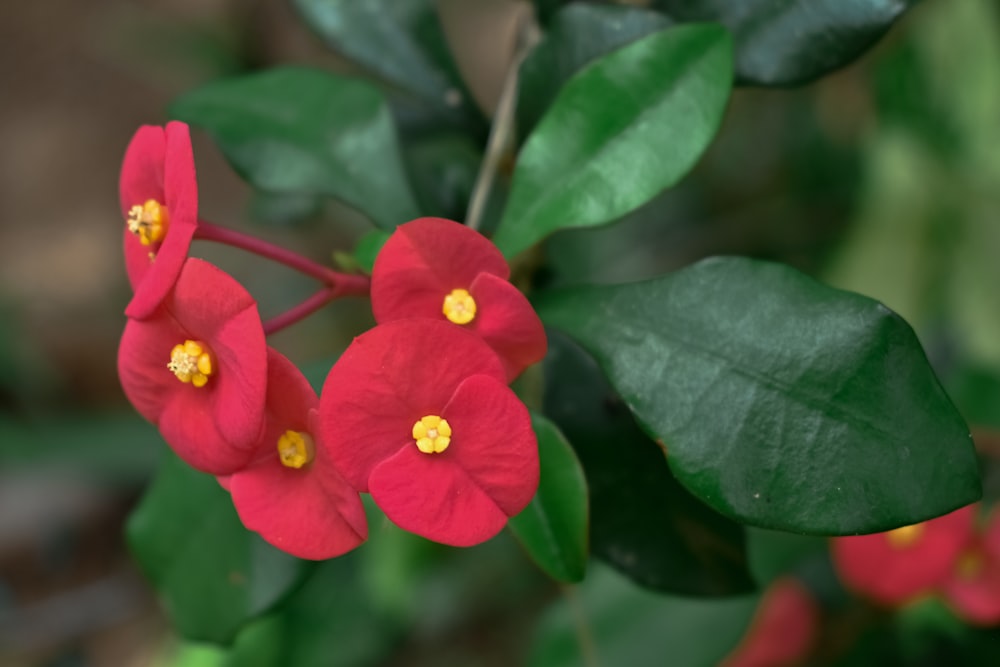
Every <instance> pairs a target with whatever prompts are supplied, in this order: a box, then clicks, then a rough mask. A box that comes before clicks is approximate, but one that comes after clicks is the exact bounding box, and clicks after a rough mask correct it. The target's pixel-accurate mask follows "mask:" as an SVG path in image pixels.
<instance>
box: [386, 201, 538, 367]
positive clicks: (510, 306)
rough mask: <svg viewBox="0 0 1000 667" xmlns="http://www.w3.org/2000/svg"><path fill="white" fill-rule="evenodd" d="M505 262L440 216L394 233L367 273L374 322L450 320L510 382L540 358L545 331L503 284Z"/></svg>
mask: <svg viewBox="0 0 1000 667" xmlns="http://www.w3.org/2000/svg"><path fill="white" fill-rule="evenodd" d="M509 277H510V267H508V266H507V261H506V260H505V259H504V258H503V255H501V254H500V251H499V250H497V248H496V246H494V245H493V244H492V243H490V241H489V240H487V239H486V237H484V236H483V235H482V234H480V233H479V232H477V231H475V230H473V229H469V228H468V227H466V226H465V225H462V224H459V223H457V222H453V221H451V220H445V219H442V218H420V219H417V220H413V221H411V222H407V223H405V224H403V225H400V226H399V227H397V228H396V231H395V232H394V233H393V234H392V236H390V237H389V240H388V241H386V243H385V245H384V246H383V247H382V250H381V252H380V253H379V255H378V258H377V259H376V260H375V266H374V269H373V271H372V286H371V298H372V312H373V313H374V314H375V319H376V321H378V322H379V323H384V322H391V321H393V320H400V319H405V318H410V317H429V318H434V319H436V320H441V321H450V322H453V323H455V324H457V325H459V326H461V327H462V328H464V329H466V330H467V331H471V332H473V333H475V334H476V335H478V336H479V337H480V338H482V339H483V340H484V341H486V343H487V344H488V345H489V346H490V347H491V348H493V350H494V352H496V354H497V355H499V357H500V360H501V361H502V362H503V364H504V369H505V373H506V378H507V380H508V381H509V380H512V379H514V378H515V377H517V376H518V375H519V374H520V373H521V371H523V370H524V369H525V368H527V367H528V366H530V365H531V364H533V363H535V362H537V361H540V360H541V359H542V357H544V356H545V350H546V340H545V330H544V328H543V327H542V323H541V320H539V319H538V315H536V314H535V311H534V309H533V308H532V307H531V304H530V303H528V299H527V298H525V296H524V295H523V294H521V292H520V291H519V290H518V289H517V288H516V287H514V286H513V285H512V284H510V282H508V280H507V279H508V278H509Z"/></svg>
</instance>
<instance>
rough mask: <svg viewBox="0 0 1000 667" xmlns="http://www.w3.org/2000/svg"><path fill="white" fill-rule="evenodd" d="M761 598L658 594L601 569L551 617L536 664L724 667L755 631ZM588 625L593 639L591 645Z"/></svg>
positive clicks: (538, 647) (548, 666) (538, 646)
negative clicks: (755, 614)
mask: <svg viewBox="0 0 1000 667" xmlns="http://www.w3.org/2000/svg"><path fill="white" fill-rule="evenodd" d="M757 600H758V598H757V596H754V595H750V596H743V597H736V598H728V599H723V600H698V599H690V598H681V597H670V596H663V595H655V594H652V593H649V592H647V591H643V590H641V589H639V588H636V587H635V586H634V585H633V584H631V583H630V582H629V581H627V580H626V579H623V578H622V577H621V576H620V575H618V574H615V573H614V572H612V571H610V570H607V569H604V568H600V567H594V568H593V571H592V572H591V573H590V574H589V575H588V576H587V580H586V581H585V582H584V583H583V584H582V585H581V586H578V587H575V588H574V589H572V590H571V591H570V592H569V593H568V594H567V597H566V598H565V599H563V600H558V601H557V602H555V603H554V604H553V608H552V609H551V610H550V611H549V613H548V614H547V615H546V616H545V617H544V618H543V620H542V623H541V626H540V628H539V632H538V635H537V637H536V640H535V644H534V646H533V648H532V651H531V657H530V659H529V660H528V665H529V667H578V666H579V665H623V666H624V665H627V666H628V667H652V666H654V665H656V666H657V667H660V666H662V665H676V666H677V667H705V666H708V665H718V664H719V663H720V661H721V660H722V658H724V657H725V656H726V655H727V654H728V653H729V652H730V651H731V650H732V649H733V648H734V647H735V646H736V644H737V642H739V640H740V637H741V636H742V635H743V633H744V631H745V630H746V628H747V627H748V626H749V624H750V619H751V618H752V616H753V612H754V608H755V607H756V605H757ZM581 626H583V627H585V628H586V629H587V630H586V631H587V633H588V634H587V638H586V640H584V641H581V637H580V634H581V631H580V628H581Z"/></svg>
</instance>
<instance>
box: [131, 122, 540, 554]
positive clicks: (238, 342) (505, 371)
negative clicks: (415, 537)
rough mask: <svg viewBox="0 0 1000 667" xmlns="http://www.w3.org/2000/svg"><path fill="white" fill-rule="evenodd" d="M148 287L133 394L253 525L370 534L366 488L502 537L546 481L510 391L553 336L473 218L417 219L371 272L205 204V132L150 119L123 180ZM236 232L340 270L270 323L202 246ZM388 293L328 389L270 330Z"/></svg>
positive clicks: (312, 268) (138, 262)
mask: <svg viewBox="0 0 1000 667" xmlns="http://www.w3.org/2000/svg"><path fill="white" fill-rule="evenodd" d="M120 197H121V209H122V216H123V218H124V220H125V241H124V245H125V263H126V267H127V270H128V275H129V280H130V283H131V284H132V287H133V291H134V295H133V297H132V300H131V302H130V303H129V305H128V307H127V308H126V315H127V316H128V322H127V324H126V326H125V331H124V333H123V335H122V340H121V344H120V347H119V354H118V370H119V376H120V378H121V383H122V387H123V389H124V391H125V394H126V396H127V397H128V398H129V400H130V401H131V402H132V404H133V405H134V406H135V408H136V409H137V410H138V411H139V413H141V414H142V416H143V417H145V418H146V419H147V420H149V421H150V422H152V423H153V424H155V425H156V426H157V427H158V428H159V430H160V433H161V435H162V436H163V438H164V440H165V441H166V442H167V444H168V445H169V446H170V447H171V448H172V449H173V450H174V452H175V453H176V454H177V455H178V456H179V457H180V458H182V459H183V460H184V461H186V462H187V463H188V464H189V465H191V466H192V467H194V468H196V469H198V470H201V471H204V472H207V473H211V474H213V475H216V476H217V477H218V479H219V482H220V484H222V486H224V487H225V488H226V489H228V490H229V492H230V494H231V496H232V499H233V503H234V505H235V507H236V509H237V512H238V513H239V516H240V518H241V519H242V521H243V523H244V524H245V525H246V526H247V528H249V529H251V530H254V531H257V532H259V533H260V534H261V535H262V536H263V537H264V539H266V540H267V541H269V542H271V543H272V544H274V545H275V546H277V547H279V548H281V549H283V550H285V551H287V552H289V553H291V554H293V555H296V556H299V557H302V558H309V559H323V558H330V557H333V556H337V555H340V554H342V553H345V552H346V551H349V550H350V549H353V548H354V547H356V546H358V545H359V544H360V543H361V542H363V541H364V540H365V539H366V537H367V523H366V518H365V512H364V508H363V506H362V503H361V499H360V493H362V492H363V493H370V494H371V496H372V498H373V500H374V501H375V503H376V504H378V505H379V506H380V507H381V509H382V510H383V511H384V512H385V514H386V516H388V517H389V518H390V519H391V520H392V521H394V522H395V523H397V524H398V525H399V526H401V527H402V528H404V529H406V530H409V531H412V532H414V533H417V534H419V535H422V536H424V537H427V538H429V539H432V540H436V541H438V542H442V543H445V544H451V545H456V546H467V545H472V544H477V543H479V542H482V541H484V540H487V539H489V538H491V537H493V536H494V535H495V534H496V533H497V532H499V531H500V530H501V529H502V528H503V526H504V525H505V524H506V521H507V519H508V518H509V517H511V516H513V515H515V514H517V513H518V512H520V511H521V510H522V509H523V508H524V507H525V506H526V505H527V504H528V503H529V502H530V500H531V498H532V497H533V495H534V493H535V490H536V488H537V486H538V453H537V443H536V440H535V436H534V433H533V431H532V428H531V420H530V416H529V414H528V411H527V409H526V408H525V407H524V405H523V404H522V403H521V402H520V400H519V399H518V398H517V396H516V395H515V394H514V392H513V391H511V389H510V388H509V387H508V384H509V382H511V381H512V380H513V379H514V378H515V377H517V376H518V375H519V374H520V373H521V372H522V371H523V370H524V369H525V368H526V367H527V366H529V365H531V364H533V363H535V362H537V361H539V360H540V359H541V358H542V357H543V356H544V355H545V351H546V340H545V334H544V330H543V329H542V325H541V322H540V321H539V319H538V317H537V315H536V314H535V312H534V310H533V309H532V307H531V305H530V304H529V303H528V301H527V299H526V298H525V297H524V295H523V294H522V293H521V292H520V291H519V290H518V289H517V288H515V287H514V286H513V285H512V284H511V283H510V282H509V281H508V277H509V268H508V266H507V263H506V261H505V260H504V258H503V256H502V255H501V254H500V252H499V251H498V250H497V249H496V248H495V247H494V246H493V245H492V243H490V242H489V241H488V240H487V239H486V238H484V237H483V236H481V235H480V234H478V233H477V232H475V231H474V230H471V229H469V228H468V227H465V226H464V225H461V224H459V223H456V222H452V221H449V220H442V219H437V218H423V219H419V220H414V221H412V222H408V223H406V224H403V225H400V226H399V228H398V229H397V231H396V232H395V233H394V234H393V235H392V236H391V237H390V238H389V240H388V241H387V243H386V244H385V246H384V248H383V250H382V252H381V253H380V255H379V257H378V259H377V261H376V263H375V266H374V270H373V272H372V276H371V279H370V280H369V278H367V277H365V276H358V275H346V274H341V273H338V272H336V271H333V270H331V269H328V268H326V267H322V266H320V265H317V264H314V263H312V262H310V261H309V260H307V259H305V258H303V257H300V256H298V255H295V254H293V253H290V252H288V251H287V250H283V249H281V248H277V247H274V246H271V245H270V244H267V243H264V242H262V241H260V240H258V239H254V238H252V237H248V236H246V235H243V234H241V233H239V232H236V231H234V230H228V229H225V228H221V227H218V226H216V225H212V224H211V223H208V222H205V221H203V220H199V218H198V212H197V209H198V193H197V185H196V179H195V169H194V160H193V154H192V151H191V143H190V137H189V132H188V128H187V126H186V125H184V124H183V123H169V124H168V125H167V126H166V128H160V127H143V128H141V129H140V130H139V131H138V132H137V133H136V135H135V137H134V138H133V140H132V142H131V143H130V145H129V147H128V149H127V151H126V155H125V160H124V163H123V167H122V175H121V181H120ZM198 239H202V240H209V241H217V242H223V243H227V244H229V245H233V246H236V247H240V248H242V249H245V250H249V251H251V252H254V253H256V254H258V255H262V256H264V257H267V258H269V259H272V260H275V261H278V262H282V263H284V264H286V265H288V266H290V267H292V268H295V269H297V270H299V271H301V272H303V273H306V274H307V275H310V276H312V277H314V278H316V279H318V280H320V281H321V282H322V283H323V285H324V286H323V288H322V289H321V290H320V291H319V292H318V293H317V295H316V296H314V297H313V298H311V299H309V300H307V301H305V302H303V303H302V304H300V305H298V306H295V307H293V308H291V309H290V310H289V311H288V312H286V313H285V314H283V315H279V316H278V317H276V318H274V319H273V320H269V321H268V322H262V321H261V318H260V315H259V313H258V310H257V305H256V302H255V301H254V299H253V297H252V296H251V295H250V294H249V293H248V292H247V291H246V290H245V289H244V288H243V287H242V285H240V283H239V282H237V281H236V280H235V279H234V278H232V277H231V276H229V275H228V274H226V273H224V272H223V271H222V270H220V269H218V268H217V267H215V266H213V265H211V264H209V263H208V262H206V261H203V260H200V259H197V258H194V257H189V253H190V248H191V245H192V241H194V240H198ZM369 291H370V294H371V299H372V309H373V312H374V315H375V319H376V321H377V323H378V324H377V325H376V326H375V328H373V329H372V330H370V331H368V332H366V333H363V334H361V335H360V336H358V337H357V338H356V339H355V340H354V341H353V343H352V344H351V345H350V346H349V347H348V348H347V350H346V351H345V352H344V354H343V355H342V357H341V358H340V360H339V361H338V362H337V363H336V364H335V365H334V366H333V368H332V369H331V370H330V373H329V375H328V377H327V378H326V382H325V383H324V386H323V391H322V394H321V396H317V395H316V393H315V391H314V390H313V389H312V387H311V386H310V385H309V383H308V382H307V380H306V379H305V377H304V376H303V375H302V373H301V372H300V371H299V370H298V368H296V367H295V365H294V364H293V363H292V362H291V361H289V360H288V359H287V358H286V357H284V356H283V355H282V354H281V353H279V352H278V351H277V350H275V349H273V348H270V347H269V346H268V345H267V342H266V335H267V334H268V333H271V332H273V331H276V330H278V329H281V328H284V327H285V326H288V325H289V324H291V323H293V322H295V321H297V320H298V319H301V318H302V317H304V316H306V315H308V314H309V313H311V312H313V311H314V310H316V309H317V308H319V307H321V306H322V305H324V304H326V303H328V302H329V301H331V300H332V299H334V298H337V297H340V296H345V295H350V294H366V293H369Z"/></svg>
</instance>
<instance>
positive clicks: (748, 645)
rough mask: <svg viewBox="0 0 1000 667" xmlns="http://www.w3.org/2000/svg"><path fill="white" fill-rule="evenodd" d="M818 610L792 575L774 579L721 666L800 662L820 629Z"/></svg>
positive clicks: (782, 666) (775, 665)
mask: <svg viewBox="0 0 1000 667" xmlns="http://www.w3.org/2000/svg"><path fill="white" fill-rule="evenodd" d="M819 623H820V610H819V606H818V605H817V604H816V602H815V600H813V597H812V595H811V594H810V593H809V590H808V589H807V588H806V587H805V586H803V585H802V584H801V583H799V582H798V581H797V580H796V579H793V578H792V577H782V578H780V579H777V580H775V581H774V582H773V583H772V584H771V585H770V586H769V587H768V589H767V590H766V591H765V592H764V596H763V597H762V598H761V601H760V605H759V606H758V607H757V611H756V613H755V614H754V617H753V620H752V621H751V622H750V628H749V629H748V630H747V632H746V634H745V635H744V636H743V639H742V640H741V641H740V643H739V645H738V646H737V647H736V648H735V649H733V651H732V653H730V654H729V655H728V656H727V657H726V659H725V660H723V661H722V663H721V667H786V666H789V665H797V664H802V662H803V661H804V658H806V657H807V656H808V654H809V652H810V651H811V650H812V647H813V645H814V644H815V642H816V637H817V635H818V633H819Z"/></svg>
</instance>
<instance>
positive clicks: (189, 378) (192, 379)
mask: <svg viewBox="0 0 1000 667" xmlns="http://www.w3.org/2000/svg"><path fill="white" fill-rule="evenodd" d="M167 368H168V369H170V372H171V373H173V374H174V375H176V376H177V379H178V380H180V381H181V382H184V383H185V384H193V385H194V386H196V387H204V386H205V384H206V383H207V382H208V378H209V376H210V375H212V371H213V368H212V354H211V352H209V349H208V346H207V345H205V344H204V343H202V342H200V341H194V340H186V341H184V342H183V343H178V344H177V345H174V349H173V350H171V351H170V362H169V363H168V364H167Z"/></svg>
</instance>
